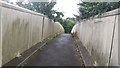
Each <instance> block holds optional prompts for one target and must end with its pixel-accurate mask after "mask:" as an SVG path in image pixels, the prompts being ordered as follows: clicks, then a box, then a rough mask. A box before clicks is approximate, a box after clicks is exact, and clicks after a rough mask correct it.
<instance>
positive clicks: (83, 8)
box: [76, 2, 120, 19]
mask: <svg viewBox="0 0 120 68" xmlns="http://www.w3.org/2000/svg"><path fill="white" fill-rule="evenodd" d="M78 6H79V16H76V17H77V18H79V19H88V18H90V17H94V16H95V15H101V14H102V13H105V12H108V11H111V10H113V9H116V8H119V7H120V2H83V3H79V4H78Z"/></svg>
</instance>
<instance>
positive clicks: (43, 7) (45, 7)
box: [16, 2, 64, 21]
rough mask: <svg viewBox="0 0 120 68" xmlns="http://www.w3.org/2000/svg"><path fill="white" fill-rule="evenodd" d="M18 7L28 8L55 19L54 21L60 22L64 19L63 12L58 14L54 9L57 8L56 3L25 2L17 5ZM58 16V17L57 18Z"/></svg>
mask: <svg viewBox="0 0 120 68" xmlns="http://www.w3.org/2000/svg"><path fill="white" fill-rule="evenodd" d="M16 4H17V5H18V6H20V7H23V8H27V9H29V10H32V11H35V12H38V13H42V14H44V15H46V16H48V17H49V18H50V19H53V20H54V21H59V20H60V19H62V18H61V17H63V16H64V15H63V13H62V12H58V11H56V10H54V9H53V7H54V6H55V4H56V2H50V3H49V2H29V3H24V2H17V3H16ZM55 15H56V16H55Z"/></svg>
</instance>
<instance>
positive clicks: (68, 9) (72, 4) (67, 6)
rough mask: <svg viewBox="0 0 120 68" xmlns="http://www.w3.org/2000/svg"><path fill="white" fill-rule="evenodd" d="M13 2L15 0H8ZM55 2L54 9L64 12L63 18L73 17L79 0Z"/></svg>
mask: <svg viewBox="0 0 120 68" xmlns="http://www.w3.org/2000/svg"><path fill="white" fill-rule="evenodd" d="M10 1H12V2H15V1H16V0H10ZM56 2H57V4H56V5H55V7H54V9H55V10H58V11H60V12H63V13H64V17H63V18H67V17H74V15H73V14H78V13H77V8H78V7H77V4H78V3H79V2H80V0H56Z"/></svg>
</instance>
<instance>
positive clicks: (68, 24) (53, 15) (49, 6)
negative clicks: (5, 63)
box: [16, 2, 75, 33]
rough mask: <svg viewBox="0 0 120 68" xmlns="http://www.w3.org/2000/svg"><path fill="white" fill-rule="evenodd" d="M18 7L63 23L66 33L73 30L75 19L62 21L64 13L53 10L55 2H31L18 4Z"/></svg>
mask: <svg viewBox="0 0 120 68" xmlns="http://www.w3.org/2000/svg"><path fill="white" fill-rule="evenodd" d="M16 4H17V5H18V6H20V7H23V8H27V9H29V10H32V11H35V12H38V13H42V14H44V15H46V16H48V17H49V18H50V19H53V20H54V21H58V22H60V23H61V25H62V26H63V27H64V29H65V32H66V33H70V32H71V30H72V27H73V26H74V24H75V23H74V21H75V18H67V19H65V20H64V19H62V17H63V16H64V15H63V13H62V12H58V11H56V10H54V9H53V7H54V5H55V4H56V3H55V2H50V3H48V2H41V3H40V2H29V3H24V2H17V3H16Z"/></svg>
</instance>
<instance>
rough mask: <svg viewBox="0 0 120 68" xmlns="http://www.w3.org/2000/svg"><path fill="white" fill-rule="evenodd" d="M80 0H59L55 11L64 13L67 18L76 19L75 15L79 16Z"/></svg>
mask: <svg viewBox="0 0 120 68" xmlns="http://www.w3.org/2000/svg"><path fill="white" fill-rule="evenodd" d="M78 3H79V0H57V4H56V5H55V8H54V9H57V10H58V11H62V12H64V15H65V18H66V17H74V15H73V14H77V10H78V9H77V8H78V7H77V4H78Z"/></svg>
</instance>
